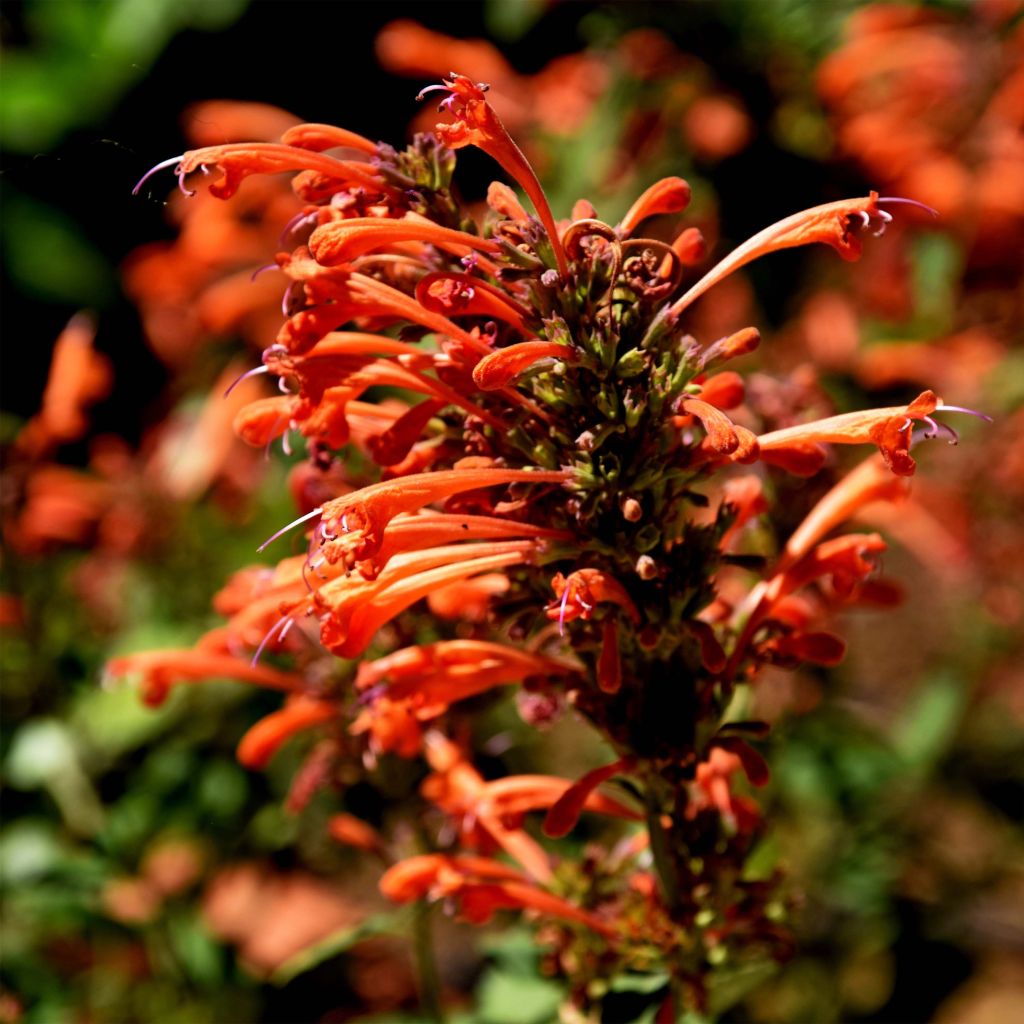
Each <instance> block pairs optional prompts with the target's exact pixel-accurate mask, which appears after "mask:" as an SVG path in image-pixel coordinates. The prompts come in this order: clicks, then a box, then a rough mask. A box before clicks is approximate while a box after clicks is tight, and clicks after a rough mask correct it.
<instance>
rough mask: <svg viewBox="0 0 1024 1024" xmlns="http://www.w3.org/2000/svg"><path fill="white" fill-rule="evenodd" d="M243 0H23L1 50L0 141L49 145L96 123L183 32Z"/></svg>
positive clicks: (25, 147)
mask: <svg viewBox="0 0 1024 1024" xmlns="http://www.w3.org/2000/svg"><path fill="white" fill-rule="evenodd" d="M247 3H248V0H144V2H139V0H89V2H83V0H28V2H26V3H25V4H23V5H22V11H21V17H22V19H23V21H24V33H25V36H26V37H27V39H26V41H25V42H24V43H23V44H21V45H15V46H10V47H8V48H7V49H6V52H5V54H4V67H3V89H0V146H3V147H4V148H5V149H8V150H15V151H18V152H21V153H31V152H33V151H35V150H47V149H52V148H53V147H54V146H55V145H56V144H57V143H58V142H59V141H60V139H61V138H62V137H63V136H64V135H65V134H66V133H67V132H68V131H70V130H71V129H74V128H78V127H81V126H83V125H89V124H95V123H99V122H100V121H102V119H103V118H104V116H105V115H106V114H107V113H108V112H109V111H110V110H111V108H112V107H113V105H114V104H115V103H116V102H117V101H118V100H119V99H120V97H121V96H122V95H123V94H124V92H125V91H126V90H127V89H129V88H131V86H132V85H133V84H134V83H135V82H137V81H138V80H139V79H141V78H142V77H143V76H144V75H145V74H146V73H147V72H148V71H149V69H150V67H151V66H152V64H153V62H154V61H155V60H156V59H157V58H158V57H159V56H160V54H161V52H162V51H163V50H164V48H165V47H166V46H167V44H168V43H169V42H170V41H171V40H172V39H173V38H174V37H175V35H177V34H178V33H179V32H181V31H183V30H184V29H188V28H193V29H199V30H201V31H206V32H222V31H224V30H225V29H226V28H228V27H229V26H230V25H231V24H232V23H233V22H234V21H235V20H236V19H237V18H238V17H239V15H240V14H241V13H242V11H243V10H244V9H245V7H246V5H247Z"/></svg>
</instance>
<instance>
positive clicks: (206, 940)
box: [167, 911, 223, 988]
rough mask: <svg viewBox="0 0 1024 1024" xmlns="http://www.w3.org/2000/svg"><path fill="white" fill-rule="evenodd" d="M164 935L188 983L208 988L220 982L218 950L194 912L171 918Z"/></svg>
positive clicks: (221, 969)
mask: <svg viewBox="0 0 1024 1024" xmlns="http://www.w3.org/2000/svg"><path fill="white" fill-rule="evenodd" d="M167 931H168V940H169V942H170V945H171V948H172V950H173V952H174V955H175V957H176V958H177V960H178V963H179V964H180V965H181V968H182V970H183V971H184V973H185V975H186V976H187V977H188V979H189V980H190V981H191V982H193V983H194V984H196V985H199V986H202V987H206V988H209V987H212V986H214V985H216V984H217V983H218V982H219V981H221V980H223V960H222V957H221V954H220V948H219V947H218V945H217V943H216V942H215V941H214V939H213V937H212V936H211V935H210V933H209V932H208V931H207V930H206V928H205V927H204V926H203V923H202V920H201V919H200V917H199V916H198V914H197V913H196V912H195V911H192V912H190V913H182V914H174V915H171V916H170V917H169V919H168V921H167Z"/></svg>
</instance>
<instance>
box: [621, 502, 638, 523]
mask: <svg viewBox="0 0 1024 1024" xmlns="http://www.w3.org/2000/svg"><path fill="white" fill-rule="evenodd" d="M619 508H620V509H621V510H622V518H623V519H625V520H626V522H627V523H638V522H640V518H641V516H643V514H644V510H643V508H642V507H641V505H640V502H639V501H637V500H636V498H623V499H622V501H621V503H620V504H619Z"/></svg>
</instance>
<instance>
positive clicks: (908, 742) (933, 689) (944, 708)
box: [893, 675, 967, 770]
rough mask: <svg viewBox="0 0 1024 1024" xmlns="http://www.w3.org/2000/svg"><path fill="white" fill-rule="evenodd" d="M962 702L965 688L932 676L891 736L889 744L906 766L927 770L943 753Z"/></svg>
mask: <svg viewBox="0 0 1024 1024" xmlns="http://www.w3.org/2000/svg"><path fill="white" fill-rule="evenodd" d="M966 699H967V692H966V688H965V687H964V686H963V684H962V683H961V681H960V680H958V679H956V678H955V677H953V676H949V675H940V676H933V677H932V678H931V680H930V681H928V682H926V683H925V684H924V686H922V687H921V690H920V692H919V694H918V695H917V699H916V700H914V701H913V702H912V703H911V705H910V706H909V707H908V708H907V710H906V712H905V713H904V715H903V718H902V720H901V721H900V723H899V724H898V726H897V728H896V730H895V732H894V735H893V744H894V746H895V748H896V750H897V751H898V752H899V754H900V756H901V757H902V758H903V760H904V761H905V762H906V764H907V765H908V766H910V767H911V768H914V769H917V770H924V769H927V768H928V767H929V766H931V765H932V764H934V762H935V761H936V760H937V759H938V758H939V757H941V756H942V754H943V753H945V751H946V750H947V749H948V748H949V744H950V742H951V741H952V739H953V736H954V734H955V732H956V729H957V725H958V724H959V722H960V718H961V715H962V714H963V710H964V704H965V702H966Z"/></svg>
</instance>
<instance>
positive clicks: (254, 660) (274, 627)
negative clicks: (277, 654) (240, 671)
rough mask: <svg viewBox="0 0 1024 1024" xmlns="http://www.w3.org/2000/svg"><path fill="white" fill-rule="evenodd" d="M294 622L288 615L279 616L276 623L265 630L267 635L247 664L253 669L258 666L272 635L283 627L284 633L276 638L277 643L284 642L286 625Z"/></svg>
mask: <svg viewBox="0 0 1024 1024" xmlns="http://www.w3.org/2000/svg"><path fill="white" fill-rule="evenodd" d="M294 621H295V620H294V619H293V618H292V617H291V616H290V615H283V616H281V618H279V619H278V620H277V622H275V623H274V624H273V625H272V626H271V627H270V629H268V630H267V635H266V636H265V637H264V638H263V639H262V640H261V641H260V645H259V647H257V648H256V653H255V654H254V655H253V656H252V661H251V662H249V664H250V665H252V667H253V668H255V667H256V666H257V665H258V664H259V660H260V658H261V657H262V655H263V652H264V650H265V649H266V646H267V644H269V643H270V641H271V640H272V639H273V638H274V634H275V633H276V632H278V630H280V629H282V627H284V631H283V632H282V633H281V635H280V636H279V637H278V642H280V641H282V640H284V638H285V636H286V635H287V629H288V626H287V624H288V623H291V622H294Z"/></svg>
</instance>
